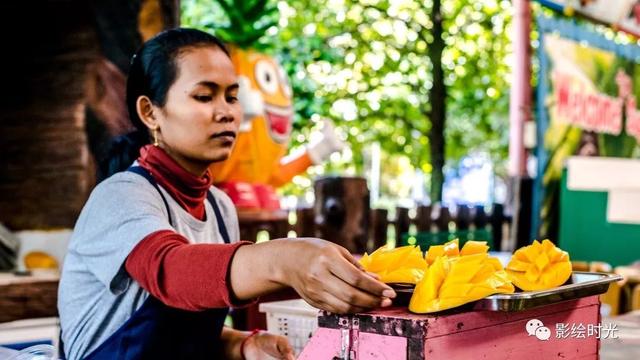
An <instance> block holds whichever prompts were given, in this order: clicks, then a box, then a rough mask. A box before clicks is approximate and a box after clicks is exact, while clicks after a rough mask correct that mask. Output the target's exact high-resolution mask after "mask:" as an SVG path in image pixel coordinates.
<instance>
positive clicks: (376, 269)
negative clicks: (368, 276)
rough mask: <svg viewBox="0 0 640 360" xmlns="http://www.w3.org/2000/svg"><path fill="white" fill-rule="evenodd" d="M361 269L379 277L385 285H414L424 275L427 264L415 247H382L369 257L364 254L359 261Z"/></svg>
mask: <svg viewBox="0 0 640 360" xmlns="http://www.w3.org/2000/svg"><path fill="white" fill-rule="evenodd" d="M360 264H361V265H362V267H363V268H364V269H365V270H366V271H369V272H372V273H375V274H377V275H378V276H380V281H382V282H385V283H408V284H415V283H417V282H418V281H420V279H422V276H423V275H424V272H425V270H426V269H427V262H426V261H425V259H424V258H423V257H422V251H421V250H420V247H417V246H412V245H409V246H401V247H397V248H389V247H387V246H383V247H381V248H379V249H377V250H376V251H374V252H372V253H371V255H369V254H366V253H365V254H364V255H363V256H362V258H361V259H360Z"/></svg>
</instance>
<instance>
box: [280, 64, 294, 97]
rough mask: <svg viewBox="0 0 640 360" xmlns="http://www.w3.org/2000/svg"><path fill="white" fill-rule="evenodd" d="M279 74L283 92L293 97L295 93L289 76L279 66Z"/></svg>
mask: <svg viewBox="0 0 640 360" xmlns="http://www.w3.org/2000/svg"><path fill="white" fill-rule="evenodd" d="M278 75H280V84H282V92H284V94H285V95H286V96H287V97H291V96H292V95H293V91H292V90H291V84H289V77H288V76H287V73H286V72H285V71H284V69H283V68H282V67H278Z"/></svg>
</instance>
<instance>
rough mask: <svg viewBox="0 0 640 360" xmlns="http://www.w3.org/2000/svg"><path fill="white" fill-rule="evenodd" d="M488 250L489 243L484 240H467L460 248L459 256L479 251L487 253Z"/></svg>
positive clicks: (478, 252)
mask: <svg viewBox="0 0 640 360" xmlns="http://www.w3.org/2000/svg"><path fill="white" fill-rule="evenodd" d="M488 251H489V245H487V242H486V241H473V240H470V241H467V242H466V243H465V244H464V246H463V247H462V250H460V256H465V255H473V254H480V253H487V252H488Z"/></svg>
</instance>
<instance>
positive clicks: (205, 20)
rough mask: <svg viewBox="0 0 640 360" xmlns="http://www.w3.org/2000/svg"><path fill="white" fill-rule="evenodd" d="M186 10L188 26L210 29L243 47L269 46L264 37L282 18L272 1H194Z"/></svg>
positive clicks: (188, 2) (183, 4)
mask: <svg viewBox="0 0 640 360" xmlns="http://www.w3.org/2000/svg"><path fill="white" fill-rule="evenodd" d="M182 9H183V16H182V23H183V24H184V25H187V26H192V27H199V28H204V29H207V30H210V31H212V32H213V33H215V35H216V36H218V37H220V38H221V39H222V40H223V41H225V42H227V43H231V44H235V45H236V46H239V47H241V48H254V49H263V48H267V47H269V45H270V42H269V41H268V40H266V41H265V40H264V39H263V37H264V36H265V34H266V32H267V30H268V29H270V28H272V27H274V26H275V25H276V24H277V23H278V17H279V13H278V9H277V7H276V6H275V4H274V3H273V1H270V0H214V1H211V0H210V1H204V0H191V1H183V2H182ZM212 14H215V15H212Z"/></svg>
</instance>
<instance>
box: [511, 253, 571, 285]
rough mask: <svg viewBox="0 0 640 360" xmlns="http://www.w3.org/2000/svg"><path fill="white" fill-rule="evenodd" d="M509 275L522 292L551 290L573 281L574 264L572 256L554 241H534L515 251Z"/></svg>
mask: <svg viewBox="0 0 640 360" xmlns="http://www.w3.org/2000/svg"><path fill="white" fill-rule="evenodd" d="M506 272H507V275H508V276H509V278H510V279H511V281H512V282H513V284H514V285H515V286H517V287H518V288H519V289H522V290H525V291H534V290H546V289H552V288H555V287H558V286H560V285H562V284H564V283H565V282H566V281H567V280H568V279H569V278H570V277H571V261H570V259H569V254H568V253H567V252H566V251H562V249H560V248H558V247H556V246H555V245H554V244H553V243H552V242H551V241H549V240H543V241H542V243H541V242H539V241H537V240H534V241H533V243H532V244H531V245H529V246H524V247H522V248H520V249H518V250H516V252H515V253H514V254H513V257H512V258H511V261H510V262H509V264H508V265H507V267H506Z"/></svg>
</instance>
